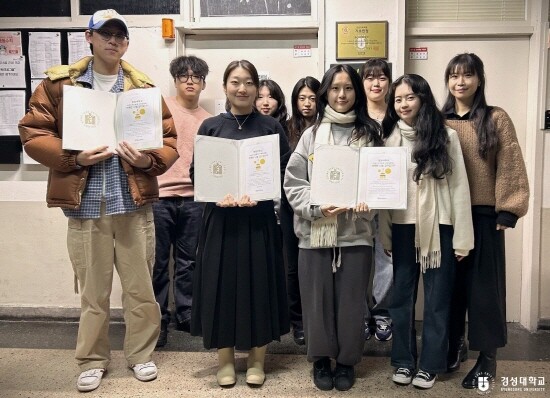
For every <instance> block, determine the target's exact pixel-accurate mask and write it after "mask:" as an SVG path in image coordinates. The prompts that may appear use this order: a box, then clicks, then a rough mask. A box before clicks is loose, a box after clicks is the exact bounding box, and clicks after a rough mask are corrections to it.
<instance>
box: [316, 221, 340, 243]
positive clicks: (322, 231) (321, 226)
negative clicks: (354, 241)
mask: <svg viewBox="0 0 550 398" xmlns="http://www.w3.org/2000/svg"><path fill="white" fill-rule="evenodd" d="M337 236H338V219H337V217H335V216H333V217H325V218H320V219H318V220H315V221H312V222H311V238H310V246H311V247H334V246H336V242H337Z"/></svg>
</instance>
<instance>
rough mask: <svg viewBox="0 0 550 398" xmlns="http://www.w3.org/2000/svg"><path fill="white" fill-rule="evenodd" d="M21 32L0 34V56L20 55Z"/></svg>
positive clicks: (21, 51) (21, 52)
mask: <svg viewBox="0 0 550 398" xmlns="http://www.w3.org/2000/svg"><path fill="white" fill-rule="evenodd" d="M22 54H23V50H22V47H21V32H19V31H11V32H9V31H5V32H0V55H22Z"/></svg>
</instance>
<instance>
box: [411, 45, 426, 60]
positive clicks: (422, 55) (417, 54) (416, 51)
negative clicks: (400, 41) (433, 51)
mask: <svg viewBox="0 0 550 398" xmlns="http://www.w3.org/2000/svg"><path fill="white" fill-rule="evenodd" d="M409 59H428V47H409Z"/></svg>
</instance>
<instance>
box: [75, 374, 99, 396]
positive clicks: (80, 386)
mask: <svg viewBox="0 0 550 398" xmlns="http://www.w3.org/2000/svg"><path fill="white" fill-rule="evenodd" d="M103 373H105V369H90V370H86V371H84V372H82V373H80V376H78V380H77V381H76V388H77V390H78V391H83V392H85V391H93V390H95V389H96V388H97V387H99V385H100V384H101V378H102V377H103Z"/></svg>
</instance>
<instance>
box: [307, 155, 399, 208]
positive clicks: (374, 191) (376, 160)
mask: <svg viewBox="0 0 550 398" xmlns="http://www.w3.org/2000/svg"><path fill="white" fill-rule="evenodd" d="M312 174H313V175H312V179H311V203H312V204H317V205H334V206H340V207H349V208H351V207H355V206H356V205H357V204H358V203H366V204H367V205H368V206H369V208H371V209H406V208H407V148H404V147H392V148H385V147H362V148H352V147H347V146H334V145H321V146H319V147H317V148H316V149H315V155H314V160H313V171H312Z"/></svg>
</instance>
